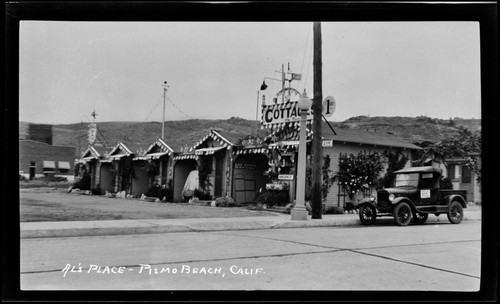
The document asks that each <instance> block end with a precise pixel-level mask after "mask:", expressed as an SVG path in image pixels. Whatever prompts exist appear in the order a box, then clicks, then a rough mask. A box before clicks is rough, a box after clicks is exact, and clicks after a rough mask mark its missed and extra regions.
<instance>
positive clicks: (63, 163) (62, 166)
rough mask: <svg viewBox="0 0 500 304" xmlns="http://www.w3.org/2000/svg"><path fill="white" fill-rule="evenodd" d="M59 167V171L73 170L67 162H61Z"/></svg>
mask: <svg viewBox="0 0 500 304" xmlns="http://www.w3.org/2000/svg"><path fill="white" fill-rule="evenodd" d="M58 167H59V169H67V170H69V169H70V168H71V167H70V165H69V162H66V161H60V162H59V163H58Z"/></svg>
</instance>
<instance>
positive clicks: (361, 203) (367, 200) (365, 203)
mask: <svg viewBox="0 0 500 304" xmlns="http://www.w3.org/2000/svg"><path fill="white" fill-rule="evenodd" d="M367 204H369V205H372V206H373V207H376V206H375V201H372V200H371V199H370V198H369V197H366V198H364V199H362V200H361V201H360V202H359V203H358V207H361V206H363V205H367Z"/></svg>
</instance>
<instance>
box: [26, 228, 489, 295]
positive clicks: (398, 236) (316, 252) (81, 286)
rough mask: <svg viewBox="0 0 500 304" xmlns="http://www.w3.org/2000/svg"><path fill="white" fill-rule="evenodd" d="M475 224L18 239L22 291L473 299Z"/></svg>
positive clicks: (477, 261) (477, 250)
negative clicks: (415, 294) (468, 294)
mask: <svg viewBox="0 0 500 304" xmlns="http://www.w3.org/2000/svg"><path fill="white" fill-rule="evenodd" d="M480 265H481V221H480V220H471V221H464V222H462V223H461V224H459V225H453V224H450V223H449V222H448V221H442V222H438V223H428V224H425V225H410V226H407V227H399V226H396V225H395V224H394V223H393V221H391V220H390V219H388V220H387V221H384V220H380V221H379V223H378V224H377V225H375V226H369V227H366V226H359V227H358V226H356V227H337V228H334V227H332V228H325V227H321V228H320V227H317V228H294V229H266V230H245V231H217V232H183V233H165V234H147V235H118V236H98V237H96V236H94V237H68V238H43V239H22V240H21V265H20V266H21V275H20V279H21V282H20V284H21V289H22V290H314V291H317V290H337V291H338V290H346V291H353V290H363V291H387V290H390V291H397V290H410V291H477V290H478V289H479V284H480V276H481V273H480V269H481V268H480Z"/></svg>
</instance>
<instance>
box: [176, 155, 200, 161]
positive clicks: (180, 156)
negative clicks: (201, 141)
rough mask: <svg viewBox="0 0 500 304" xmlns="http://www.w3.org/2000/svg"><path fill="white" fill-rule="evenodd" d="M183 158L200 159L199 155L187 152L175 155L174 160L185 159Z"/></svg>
mask: <svg viewBox="0 0 500 304" xmlns="http://www.w3.org/2000/svg"><path fill="white" fill-rule="evenodd" d="M183 159H198V156H197V155H194V154H187V155H179V156H176V157H174V160H183Z"/></svg>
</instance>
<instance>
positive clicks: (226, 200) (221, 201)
mask: <svg viewBox="0 0 500 304" xmlns="http://www.w3.org/2000/svg"><path fill="white" fill-rule="evenodd" d="M215 206H217V207H236V203H235V202H234V200H233V198H231V197H229V196H226V197H218V198H217V199H216V200H215Z"/></svg>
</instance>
